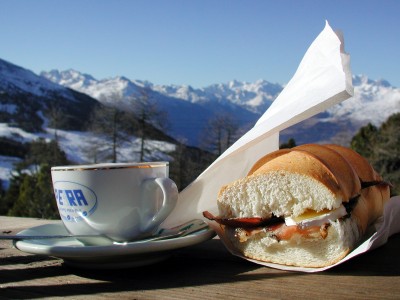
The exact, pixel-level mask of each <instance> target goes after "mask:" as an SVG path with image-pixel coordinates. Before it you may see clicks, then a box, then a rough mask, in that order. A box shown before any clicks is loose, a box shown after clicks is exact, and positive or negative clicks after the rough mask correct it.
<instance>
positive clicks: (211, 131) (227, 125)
mask: <svg viewBox="0 0 400 300" xmlns="http://www.w3.org/2000/svg"><path fill="white" fill-rule="evenodd" d="M238 130H239V126H238V123H237V122H236V121H235V120H234V118H233V117H232V116H231V115H229V114H219V115H216V116H215V117H214V118H212V119H210V121H209V122H208V125H207V126H206V128H205V132H204V134H203V147H204V148H205V149H208V150H209V151H211V152H212V153H214V154H215V155H217V156H219V155H221V154H222V152H224V151H225V150H226V149H228V148H229V146H231V145H232V144H233V143H234V142H235V141H236V139H237V135H238Z"/></svg>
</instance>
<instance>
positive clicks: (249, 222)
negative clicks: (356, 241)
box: [203, 197, 358, 242]
mask: <svg viewBox="0 0 400 300" xmlns="http://www.w3.org/2000/svg"><path fill="white" fill-rule="evenodd" d="M357 199H358V197H355V198H353V199H351V200H350V201H349V202H347V203H344V205H343V204H341V205H340V206H339V207H338V208H336V209H333V210H328V209H324V210H322V211H319V212H316V211H312V210H308V211H306V212H304V213H303V214H301V215H300V216H297V217H293V216H288V217H277V216H274V215H273V214H271V217H269V218H261V217H254V218H221V217H218V216H214V215H212V214H211V213H210V212H208V211H206V212H203V215H204V217H205V218H207V219H209V220H212V221H215V222H217V223H219V224H221V225H224V226H227V227H229V228H231V229H234V230H235V235H236V237H237V238H238V239H239V241H240V242H245V241H247V240H248V239H250V238H252V237H254V236H256V235H259V234H262V235H264V236H267V237H269V238H272V239H275V240H276V241H278V242H280V241H284V240H290V239H292V238H294V237H296V236H297V237H302V238H306V239H314V238H323V239H325V238H326V237H327V235H328V228H329V226H330V224H331V223H332V222H335V221H337V220H340V219H343V218H345V217H348V216H350V213H351V210H352V208H353V207H354V205H355V203H356V202H357Z"/></svg>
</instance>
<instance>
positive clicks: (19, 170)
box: [0, 139, 68, 219]
mask: <svg viewBox="0 0 400 300" xmlns="http://www.w3.org/2000/svg"><path fill="white" fill-rule="evenodd" d="M29 150H30V151H29V152H28V154H27V155H26V157H25V160H24V161H22V162H21V163H20V164H18V165H17V167H16V170H15V172H14V174H13V177H12V178H11V180H10V187H9V189H8V190H7V192H6V193H5V195H4V197H3V199H2V202H1V205H0V209H1V210H0V213H1V214H8V215H10V216H23V217H37V218H47V219H54V218H58V212H57V208H56V203H55V198H54V195H53V188H52V182H51V172H50V167H51V166H56V165H66V164H68V160H67V158H66V156H65V153H64V152H63V151H61V150H60V148H59V147H58V144H57V142H55V141H52V142H49V143H48V142H46V141H45V140H43V139H41V140H38V141H34V142H32V143H31V144H30V145H29Z"/></svg>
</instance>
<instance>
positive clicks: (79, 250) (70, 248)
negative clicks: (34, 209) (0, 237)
mask: <svg viewBox="0 0 400 300" xmlns="http://www.w3.org/2000/svg"><path fill="white" fill-rule="evenodd" d="M49 228H50V230H51V229H52V228H54V230H53V231H55V230H56V229H58V230H61V232H60V233H62V231H63V230H65V233H67V231H66V229H65V227H64V225H63V223H62V222H61V221H60V222H59V223H51V224H44V225H39V226H34V227H31V228H27V229H24V230H22V231H20V232H19V233H18V234H24V235H29V234H33V233H32V231H35V230H36V231H39V233H40V231H43V230H49ZM215 236H216V233H215V231H214V230H212V229H211V228H210V227H208V228H206V229H204V230H202V231H199V232H195V233H192V234H188V235H187V236H183V237H177V238H171V239H167V240H157V241H148V242H139V243H138V242H131V243H124V244H110V245H101V246H92V245H90V246H88V245H84V244H83V243H81V242H79V241H78V240H77V239H75V238H68V239H63V244H62V245H60V242H59V241H57V240H50V239H49V240H40V241H39V240H14V242H13V244H14V247H16V248H17V249H18V250H20V251H23V252H27V253H31V254H40V255H48V256H54V257H58V258H62V259H64V258H65V259H73V258H79V259H82V258H85V257H87V258H90V259H93V258H94V257H99V258H101V257H117V256H125V255H130V256H134V255H142V254H149V253H154V254H156V253H157V252H164V251H171V250H175V249H179V248H183V247H187V246H192V245H195V244H199V243H201V242H205V241H207V240H209V239H211V238H213V237H215ZM68 240H71V245H68Z"/></svg>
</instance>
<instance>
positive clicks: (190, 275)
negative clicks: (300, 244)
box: [0, 235, 400, 299]
mask: <svg viewBox="0 0 400 300" xmlns="http://www.w3.org/2000/svg"><path fill="white" fill-rule="evenodd" d="M221 247H222V248H221ZM399 248H400V235H396V236H394V237H392V238H391V242H390V243H388V244H387V245H384V246H383V247H381V248H379V249H376V250H374V251H371V252H368V253H365V254H363V255H361V256H359V257H355V258H354V259H352V260H350V261H348V262H346V263H344V264H342V265H339V266H337V267H335V268H333V269H330V270H328V271H325V272H321V273H314V274H307V273H298V272H285V271H280V270H275V269H270V268H265V267H261V266H259V265H257V264H254V263H251V262H248V261H246V260H243V259H240V258H237V257H235V256H233V255H231V254H230V253H228V251H227V250H226V249H225V248H224V246H223V245H222V243H221V242H220V241H218V240H211V241H208V242H206V243H204V244H202V245H198V246H195V247H190V248H186V249H181V250H178V251H176V252H175V253H174V255H173V256H172V257H171V258H169V259H167V260H166V261H164V262H161V263H157V264H154V265H149V266H146V267H138V268H132V269H119V270H81V269H75V268H71V267H68V266H61V263H60V261H58V263H56V262H54V261H52V260H49V265H47V266H46V265H43V264H40V266H38V267H36V268H35V267H32V268H26V269H12V270H3V271H1V272H0V281H1V280H3V279H6V280H9V282H14V281H13V280H15V281H16V282H18V281H19V280H20V281H30V280H38V279H45V280H47V281H48V284H47V285H43V284H41V285H35V284H31V285H29V286H26V285H25V286H17V287H16V288H15V290H14V289H13V288H12V287H11V288H8V289H6V290H3V291H4V292H6V293H5V295H4V296H9V297H14V296H18V298H29V299H33V298H42V297H44V296H78V295H92V294H99V293H118V292H129V291H131V292H134V291H150V290H160V289H161V290H163V289H173V288H185V287H191V288H195V287H199V286H205V285H214V284H221V283H222V284H223V283H230V282H235V283H238V284H240V283H241V282H248V281H257V280H261V279H262V280H269V279H271V280H273V279H279V278H289V277H295V276H311V277H308V279H307V280H309V279H310V280H312V276H318V277H319V276H326V277H327V278H326V279H327V280H330V279H332V278H333V277H336V276H372V277H373V276H399V275H400V258H399V256H398V255H397V253H399V251H400V249H399ZM38 259H39V258H38ZM1 273H2V274H1ZM63 276H65V279H64V278H63ZM52 277H54V278H53V279H52ZM56 277H57V278H58V277H60V278H62V279H61V280H68V281H69V283H68V284H65V285H60V284H59V282H57V279H56ZM3 283H7V282H3ZM25 296H26V297H25Z"/></svg>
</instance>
